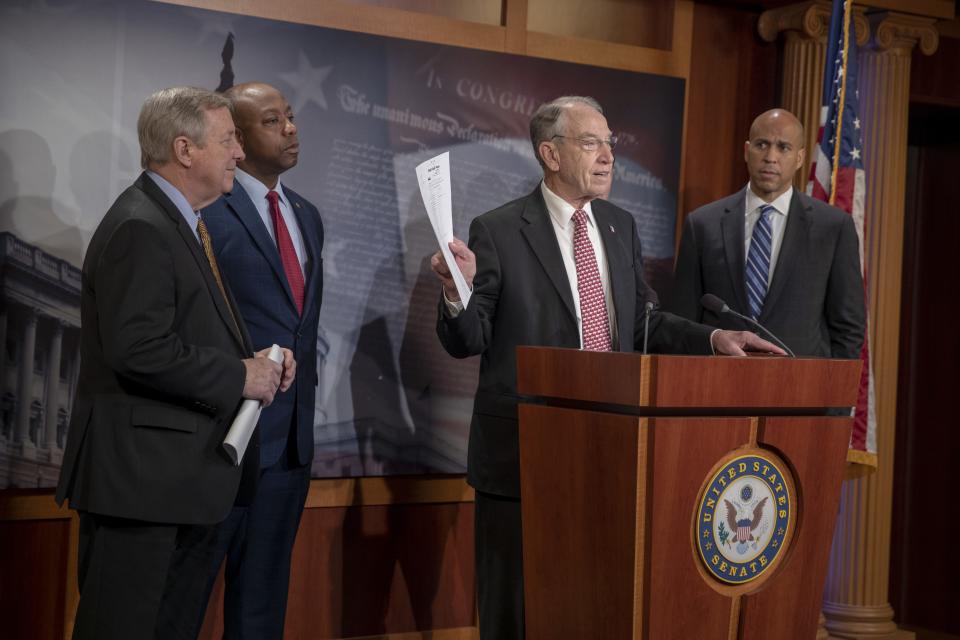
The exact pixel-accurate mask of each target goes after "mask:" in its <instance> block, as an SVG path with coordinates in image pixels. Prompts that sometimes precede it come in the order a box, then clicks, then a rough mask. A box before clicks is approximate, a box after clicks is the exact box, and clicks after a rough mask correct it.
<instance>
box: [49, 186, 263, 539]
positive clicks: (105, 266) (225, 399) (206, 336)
mask: <svg viewBox="0 0 960 640" xmlns="http://www.w3.org/2000/svg"><path fill="white" fill-rule="evenodd" d="M82 280H83V284H82V292H81V321H82V325H81V326H82V328H81V344H80V356H81V366H80V376H79V383H78V386H77V395H76V399H75V401H74V406H73V413H72V416H71V421H70V430H69V434H68V436H67V446H66V450H65V452H64V459H63V466H62V469H61V472H60V482H59V485H58V487H57V495H56V498H57V501H58V502H62V501H63V500H64V499H65V498H69V499H70V506H71V507H72V508H74V509H78V510H83V511H89V512H92V513H97V514H103V515H108V516H115V517H122V518H131V519H136V520H144V521H151V522H162V523H176V524H212V523H216V522H219V521H221V520H223V518H224V517H226V515H227V513H228V512H229V511H230V508H231V507H232V506H233V504H234V499H235V498H236V497H237V491H238V486H239V483H240V479H241V469H238V468H235V467H233V466H232V465H231V464H230V462H229V461H228V459H227V458H226V456H225V455H224V454H223V453H222V451H221V443H222V442H223V438H224V435H225V434H226V430H227V428H228V427H229V425H230V422H231V420H232V418H233V416H234V414H235V413H236V410H237V409H238V408H239V405H240V400H241V394H242V392H243V386H244V379H245V369H244V366H243V363H242V362H241V359H242V358H245V357H250V354H251V352H252V347H251V345H250V338H249V336H248V335H247V333H246V329H245V328H244V326H243V321H242V320H241V319H240V314H239V312H238V311H237V310H236V307H235V305H233V301H232V299H231V300H229V301H227V300H224V298H223V296H222V295H221V293H220V290H219V289H218V287H217V283H216V281H215V280H214V277H213V272H212V271H211V269H210V266H209V263H208V262H207V259H206V256H205V255H204V253H203V249H202V248H201V247H200V243H199V242H198V241H197V239H196V238H195V237H194V235H193V232H192V231H191V230H190V227H189V226H188V225H187V223H186V221H185V220H184V219H183V216H182V215H181V214H180V212H179V211H178V210H177V209H176V207H175V206H174V204H173V203H172V202H171V201H170V199H169V198H167V196H166V195H165V194H164V193H163V192H162V191H161V190H160V188H159V187H158V186H157V185H156V183H154V182H153V180H152V179H151V178H149V177H148V176H147V175H146V174H142V175H141V176H140V178H139V179H137V181H136V182H135V183H134V184H133V186H131V187H130V188H128V189H127V190H126V191H124V192H123V193H122V194H121V195H120V197H119V198H118V199H117V201H116V202H115V203H114V204H113V206H112V207H111V208H110V210H109V211H108V212H107V214H106V216H105V217H104V218H103V221H102V222H101V223H100V225H99V226H98V227H97V230H96V232H95V233H94V235H93V238H92V239H91V241H90V246H89V247H88V249H87V254H86V258H85V259H84V262H83V276H82ZM228 304H230V305H232V306H233V317H236V318H237V321H238V322H239V323H240V324H239V327H238V326H237V324H236V323H234V321H233V317H231V309H230V308H228ZM257 456H258V452H257V443H256V442H253V443H251V446H250V448H249V449H248V451H247V455H246V456H245V458H244V465H245V466H247V467H249V466H251V465H252V466H253V468H254V469H256V466H257V463H258V457H257ZM249 476H250V477H251V478H252V479H251V481H254V480H253V479H255V474H253V473H251V474H249Z"/></svg>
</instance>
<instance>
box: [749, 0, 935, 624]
mask: <svg viewBox="0 0 960 640" xmlns="http://www.w3.org/2000/svg"><path fill="white" fill-rule="evenodd" d="M830 9H831V8H830V3H829V2H822V1H818V2H806V3H802V4H796V5H790V6H787V7H782V8H778V9H774V10H771V11H767V12H765V13H764V14H763V15H762V16H761V18H760V22H759V24H758V29H759V31H760V35H761V36H762V37H763V38H764V39H766V40H768V41H773V40H774V39H776V37H777V36H778V35H779V34H780V33H781V32H784V33H785V47H784V52H783V71H782V73H783V76H782V90H781V99H782V104H783V106H784V107H785V108H787V109H789V110H791V111H792V112H794V113H795V114H796V115H797V117H798V118H800V120H801V122H803V124H804V126H805V127H806V130H807V131H806V133H807V141H806V142H807V149H812V148H813V145H814V144H815V142H816V136H817V129H818V128H819V124H820V103H821V101H822V92H823V68H824V62H825V60H824V58H825V56H826V50H827V42H826V36H827V31H828V29H829V23H830ZM854 11H855V14H854V21H855V23H854V24H855V26H856V39H857V43H858V44H859V45H861V46H863V45H865V44H867V41H868V39H869V34H870V33H871V32H872V34H873V39H872V40H871V41H870V42H869V45H868V46H866V47H864V48H862V49H861V56H860V86H859V90H860V104H861V114H860V118H861V120H862V122H863V147H864V148H863V157H864V158H865V163H864V164H865V169H866V182H867V184H866V187H867V193H866V202H865V209H866V231H865V238H864V256H865V259H866V262H867V278H868V284H869V287H870V292H869V300H870V319H871V322H870V327H869V334H870V344H871V345H872V360H873V369H874V376H875V389H876V416H877V448H878V454H879V467H878V469H877V471H876V472H875V473H873V474H870V475H861V476H860V477H853V478H851V479H849V480H847V481H846V482H845V483H844V486H843V490H842V497H841V507H840V514H839V517H838V520H837V527H836V530H835V532H834V541H833V548H832V550H831V561H830V572H829V574H828V577H827V584H826V589H825V591H824V607H823V613H824V617H825V621H824V623H823V628H821V630H820V633H818V636H817V637H818V638H824V637H826V633H827V632H829V637H832V638H908V637H912V636H913V634H910V633H906V632H902V631H898V630H897V627H896V624H895V623H894V622H893V614H894V612H893V609H892V607H891V606H890V604H889V601H888V598H887V594H888V582H889V566H890V527H891V522H890V516H891V507H892V488H893V486H892V485H893V453H894V452H893V449H894V430H895V426H896V397H897V395H896V384H897V359H898V350H899V328H900V287H901V262H902V250H903V215H904V188H905V181H906V154H907V109H908V102H909V93H910V92H909V86H910V56H911V51H912V49H913V47H914V46H915V45H916V44H917V43H918V42H919V43H920V48H921V50H922V51H923V52H924V53H925V54H927V55H929V54H931V53H933V52H934V51H935V50H936V47H937V32H936V30H935V29H934V28H933V23H934V20H933V19H928V18H920V17H916V16H908V15H903V14H895V13H888V12H880V13H873V14H871V15H870V16H869V18H868V17H866V16H865V15H864V8H862V7H855V8H854ZM811 155H812V154H810V153H808V154H807V156H808V157H807V163H806V165H805V166H804V167H803V169H802V171H801V172H798V175H797V178H796V180H795V183H794V186H795V187H797V188H801V189H804V188H805V187H806V182H807V178H808V175H809V163H810V157H811Z"/></svg>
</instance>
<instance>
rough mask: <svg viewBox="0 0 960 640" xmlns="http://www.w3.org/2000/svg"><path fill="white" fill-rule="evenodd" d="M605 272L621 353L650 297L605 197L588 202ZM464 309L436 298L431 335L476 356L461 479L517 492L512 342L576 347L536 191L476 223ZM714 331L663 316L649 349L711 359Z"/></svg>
mask: <svg viewBox="0 0 960 640" xmlns="http://www.w3.org/2000/svg"><path fill="white" fill-rule="evenodd" d="M591 207H592V209H593V214H594V218H595V219H596V222H597V227H598V229H599V231H600V236H601V238H602V240H603V246H604V249H605V251H606V254H607V263H608V265H609V270H610V284H611V290H612V295H613V302H614V307H615V310H616V326H617V335H618V337H619V344H618V345H616V348H617V349H618V350H620V351H634V350H635V348H636V345H637V344H640V345H641V346H642V342H643V322H642V318H643V308H644V303H645V302H646V301H647V300H654V301H655V300H656V293H655V292H654V291H653V290H652V289H650V288H649V287H648V286H647V284H646V282H644V280H643V260H642V257H641V251H640V239H639V237H638V235H637V227H636V223H635V222H634V219H633V216H631V215H630V214H629V213H628V212H626V211H624V210H623V209H620V208H619V207H616V206H614V205H612V204H610V203H609V202H606V201H604V200H594V201H593V202H592V203H591ZM469 245H470V248H471V249H472V250H473V252H474V253H475V254H476V256H477V274H476V276H475V277H474V280H473V295H472V297H471V298H470V303H469V305H468V306H467V308H466V309H464V311H463V312H462V313H460V314H459V315H458V316H457V317H456V318H448V317H447V316H446V314H445V313H444V307H443V304H444V303H443V300H442V298H441V300H440V311H439V320H438V324H437V333H438V335H439V336H440V341H441V342H442V343H443V346H444V348H445V349H446V350H447V352H448V353H450V355H452V356H454V357H457V358H465V357H468V356H472V355H477V354H480V355H481V358H482V359H481V362H480V379H479V382H478V385H477V394H476V399H475V401H474V408H473V419H472V421H471V425H470V442H469V448H468V453H467V479H468V482H469V483H470V484H471V485H472V486H473V487H474V488H476V489H479V490H480V491H485V492H487V493H494V494H499V495H505V496H511V497H517V496H519V495H520V481H519V473H520V469H519V464H520V463H519V439H518V433H517V401H518V397H517V356H516V349H517V346H519V345H536V346H547V347H568V348H572V349H577V348H579V347H580V335H579V331H578V329H577V320H576V311H575V309H574V306H573V304H574V303H573V293H572V292H571V291H570V283H569V280H568V279H567V272H566V268H565V267H564V264H563V257H562V255H561V253H560V247H559V245H558V244H557V237H556V234H555V233H554V230H553V224H552V222H551V221H550V215H549V213H548V212H547V208H546V204H545V203H544V200H543V194H542V192H541V191H540V187H539V186H537V188H536V189H535V190H534V191H533V193H531V194H530V195H528V196H526V197H523V198H520V199H518V200H514V201H513V202H510V203H508V204H505V205H504V206H502V207H500V208H499V209H495V210H493V211H490V212H488V213H485V214H483V215H481V216H479V217H477V218H476V219H475V220H474V221H473V223H472V224H471V225H470V242H469ZM711 331H712V328H711V327H705V326H702V325H698V324H695V323H692V322H689V321H687V320H684V319H683V318H679V317H676V316H674V315H672V314H668V313H659V312H654V313H653V315H652V316H651V319H650V341H649V345H650V349H651V351H659V352H666V353H694V354H709V353H711V348H710V333H711Z"/></svg>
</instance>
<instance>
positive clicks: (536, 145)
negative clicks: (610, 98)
mask: <svg viewBox="0 0 960 640" xmlns="http://www.w3.org/2000/svg"><path fill="white" fill-rule="evenodd" d="M575 104H585V105H587V106H588V107H590V108H591V109H596V110H597V111H598V112H600V113H601V114H602V113H603V107H601V106H600V103H599V102H597V101H596V100H594V99H593V98H590V97H587V96H560V97H559V98H555V99H553V100H551V101H550V102H545V103H544V104H542V105H540V107H539V108H538V109H537V111H536V113H534V114H533V118H531V119H530V142H532V143H533V155H534V157H535V158H536V159H537V162H539V163H540V166H541V167H543V166H544V164H543V160H542V159H541V158H540V143H541V142H543V141H544V140H553V138H554V137H555V136H558V135H561V126H562V124H563V122H562V118H561V116H562V115H563V113H564V111H565V110H566V109H568V108H570V107H572V106H573V105H575Z"/></svg>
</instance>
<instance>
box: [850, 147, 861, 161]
mask: <svg viewBox="0 0 960 640" xmlns="http://www.w3.org/2000/svg"><path fill="white" fill-rule="evenodd" d="M850 157H851V158H853V159H854V160H859V159H860V149H857V148H856V147H854V148H853V151H851V152H850Z"/></svg>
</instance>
